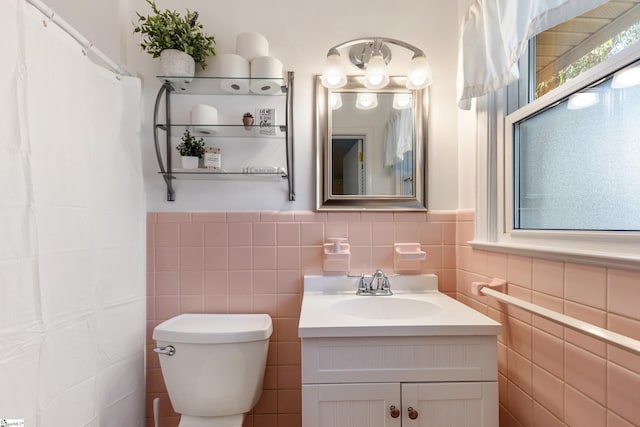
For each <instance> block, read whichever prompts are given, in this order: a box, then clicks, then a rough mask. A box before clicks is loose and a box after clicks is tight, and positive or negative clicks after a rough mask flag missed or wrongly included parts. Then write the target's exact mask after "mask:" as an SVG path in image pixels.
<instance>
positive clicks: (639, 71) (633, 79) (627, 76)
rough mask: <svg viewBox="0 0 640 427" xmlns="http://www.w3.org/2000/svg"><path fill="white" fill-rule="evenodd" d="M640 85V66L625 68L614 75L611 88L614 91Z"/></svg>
mask: <svg viewBox="0 0 640 427" xmlns="http://www.w3.org/2000/svg"><path fill="white" fill-rule="evenodd" d="M637 85H640V65H636V66H635V67H631V68H625V69H624V70H620V71H618V72H617V73H615V74H614V75H613V80H612V81H611V87H612V88H614V89H624V88H625V87H631V86H637Z"/></svg>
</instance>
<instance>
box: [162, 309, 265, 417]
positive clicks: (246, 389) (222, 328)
mask: <svg viewBox="0 0 640 427" xmlns="http://www.w3.org/2000/svg"><path fill="white" fill-rule="evenodd" d="M272 331H273V325H272V321H271V317H270V316H269V315H267V314H182V315H179V316H176V317H173V318H171V319H169V320H166V321H165V322H162V323H161V324H159V325H158V326H156V328H155V329H154V331H153V339H154V340H155V341H156V342H157V344H158V346H159V347H165V346H169V345H171V346H173V347H174V348H175V353H174V354H173V355H171V356H169V355H166V354H160V355H159V359H160V367H161V369H162V376H163V378H164V381H165V384H166V386H167V391H168V393H169V398H170V400H171V404H172V405H173V408H174V409H175V410H176V411H177V412H179V413H181V414H187V415H197V416H225V415H233V414H240V413H245V412H248V411H250V410H251V409H252V408H253V406H255V404H256V403H257V401H258V399H259V398H260V395H261V393H262V382H263V379H264V371H265V366H266V359H267V353H268V349H269V337H270V336H271V333H272Z"/></svg>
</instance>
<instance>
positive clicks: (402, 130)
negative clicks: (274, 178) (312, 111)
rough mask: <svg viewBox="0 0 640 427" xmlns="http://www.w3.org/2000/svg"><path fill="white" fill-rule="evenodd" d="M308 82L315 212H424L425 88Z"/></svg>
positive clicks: (353, 79) (396, 82)
mask: <svg viewBox="0 0 640 427" xmlns="http://www.w3.org/2000/svg"><path fill="white" fill-rule="evenodd" d="M321 79H322V78H321V77H320V76H318V77H316V148H317V165H316V174H317V176H316V195H317V209H318V210H426V208H427V206H426V200H427V198H426V178H425V177H426V176H427V175H426V138H427V135H426V131H427V102H428V100H427V92H426V91H427V89H419V90H410V89H407V88H406V85H405V82H406V78H404V77H391V79H390V82H389V84H388V85H387V86H386V87H384V89H367V88H365V87H364V84H363V77H362V76H350V77H348V78H347V84H346V85H345V86H343V87H341V88H338V89H328V88H326V87H324V86H323V85H322V81H321Z"/></svg>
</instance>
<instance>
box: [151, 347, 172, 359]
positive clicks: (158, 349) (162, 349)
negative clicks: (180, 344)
mask: <svg viewBox="0 0 640 427" xmlns="http://www.w3.org/2000/svg"><path fill="white" fill-rule="evenodd" d="M153 351H155V352H156V353H158V354H166V355H167V356H173V355H174V354H176V349H175V347H173V346H172V345H167V346H165V347H156V348H154V349H153Z"/></svg>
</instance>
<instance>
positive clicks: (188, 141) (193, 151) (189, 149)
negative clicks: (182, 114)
mask: <svg viewBox="0 0 640 427" xmlns="http://www.w3.org/2000/svg"><path fill="white" fill-rule="evenodd" d="M176 149H177V150H178V151H179V152H180V155H181V156H193V157H202V156H203V155H204V139H202V138H196V137H195V136H193V135H191V134H190V133H189V129H187V130H185V131H184V135H182V142H181V143H180V144H178V146H177V147H176Z"/></svg>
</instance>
